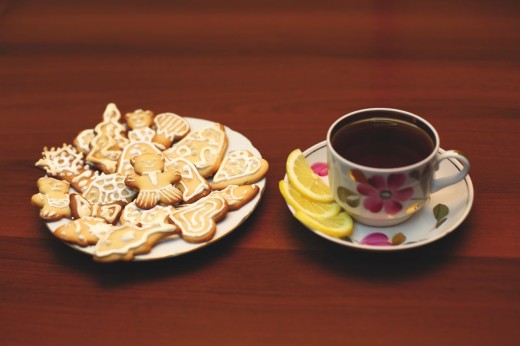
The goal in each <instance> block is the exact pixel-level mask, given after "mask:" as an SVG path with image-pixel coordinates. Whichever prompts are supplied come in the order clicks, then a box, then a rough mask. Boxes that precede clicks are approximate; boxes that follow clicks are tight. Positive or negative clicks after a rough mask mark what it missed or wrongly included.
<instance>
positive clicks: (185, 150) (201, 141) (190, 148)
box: [163, 123, 228, 178]
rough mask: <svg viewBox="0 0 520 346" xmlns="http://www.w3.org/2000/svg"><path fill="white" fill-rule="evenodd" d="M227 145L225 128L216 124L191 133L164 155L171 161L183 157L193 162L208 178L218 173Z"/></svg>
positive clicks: (201, 173)
mask: <svg viewBox="0 0 520 346" xmlns="http://www.w3.org/2000/svg"><path fill="white" fill-rule="evenodd" d="M227 145H228V140H227V136H226V132H225V128H224V126H223V125H221V124H218V123H215V124H214V125H213V126H210V127H206V128H201V129H198V130H195V131H192V132H190V133H189V134H188V135H187V136H186V137H184V138H183V139H181V140H180V141H179V142H177V143H175V144H173V146H172V147H171V148H170V149H167V150H165V151H164V152H163V154H164V155H165V156H166V157H167V158H168V159H170V160H173V159H175V158H178V157H181V158H185V159H187V160H189V161H191V162H192V163H193V164H194V165H195V167H197V170H198V171H199V173H200V175H202V176H203V177H204V178H207V177H209V176H211V175H213V173H215V172H216V171H217V169H218V167H219V166H220V163H221V162H222V158H223V157H224V154H225V152H226V149H227Z"/></svg>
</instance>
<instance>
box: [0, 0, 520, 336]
mask: <svg viewBox="0 0 520 346" xmlns="http://www.w3.org/2000/svg"><path fill="white" fill-rule="evenodd" d="M519 10H520V6H519V3H518V2H517V1H467V0H461V1H444V0H441V1H431V2H422V1H365V2H361V1H360V2H354V1H347V0H343V1H333V2H329V1H325V2H323V1H320V2H317V3H313V2H301V1H294V2H287V1H271V0H267V1H265V0H264V1H261V2H255V3H252V2H249V1H236V0H235V1H223V2H211V1H186V2H179V4H173V2H171V3H170V2H166V1H155V2H153V3H152V2H151V1H147V2H144V1H143V2H138V1H114V2H110V3H108V2H105V1H86V2H81V3H80V2H68V1H46V2H39V1H14V0H13V1H5V0H4V1H0V95H1V96H0V112H1V119H2V126H1V128H0V133H1V136H0V141H1V142H0V146H1V147H2V148H3V150H4V151H3V154H2V155H1V158H0V165H1V168H2V173H1V174H2V179H1V183H0V184H1V191H2V199H1V202H0V203H1V208H0V210H1V211H0V213H1V217H2V220H3V226H2V227H0V273H1V275H0V318H1V320H0V332H1V333H0V344H2V345H37V344H49V345H70V344H88V345H98V344H99V345H122V344H149V345H158V344H168V345H204V344H206V345H209V344H211V345H340V344H344V345H345V344H346V345H360V344H366V345H389V344H390V345H392V344H395V345H404V344H409V345H518V344H519V343H520V332H519V331H518V326H519V322H520V301H519V298H520V274H519V272H520V271H519V269H520V268H519V264H520V252H519V250H518V249H519V244H520V237H519V234H520V233H519V225H518V223H519V221H520V220H519V218H518V200H519V198H520V180H519V179H518V176H519V175H520V169H519V168H520V161H519V155H518V148H519V146H520V140H519V139H518V138H519V137H518V132H519V130H520V126H519V125H520V122H519V112H520V102H519V99H520V97H519V96H520V94H519V87H520V85H519V64H520V21H519V20H518V18H519V14H520V13H519ZM108 102H115V103H116V104H117V105H118V106H119V108H120V109H121V110H122V111H123V112H127V111H131V110H134V109H136V108H145V109H151V110H154V111H156V112H164V111H172V112H176V113H178V114H182V115H186V116H191V117H197V118H204V119H208V120H212V121H218V122H221V123H223V124H225V125H227V126H229V127H230V128H232V129H234V130H236V131H238V132H241V133H243V134H244V135H246V136H247V137H248V138H249V139H250V140H251V141H252V142H253V144H254V145H255V146H256V147H257V148H258V149H259V150H260V152H261V153H262V155H263V156H264V157H265V158H266V159H267V160H268V161H269V163H270V170H269V173H268V176H267V188H266V192H265V194H264V196H263V200H262V203H261V204H260V206H259V207H258V208H257V209H256V210H255V212H254V214H253V215H252V216H251V217H250V218H249V219H248V220H247V221H246V223H245V224H243V225H242V226H241V227H240V228H239V229H238V230H236V231H235V232H233V233H232V234H231V235H230V236H229V237H227V238H225V239H223V240H222V241H219V242H217V243H215V244H213V245H212V246H209V247H207V248H204V249H202V250H200V251H197V252H194V253H191V254H188V255H184V256H180V257H176V258H171V259H167V260H162V261H154V262H145V263H119V264H114V265H106V264H98V263H95V262H93V260H92V258H90V257H89V256H86V255H84V254H82V253H80V252H77V251H75V250H73V249H71V248H69V247H68V246H66V245H64V244H63V243H62V242H60V241H58V240H56V239H55V238H53V236H52V235H51V234H50V232H49V231H48V230H47V228H46V227H45V225H44V224H43V222H42V221H41V220H40V219H39V218H38V215H37V214H38V211H37V210H36V208H34V207H32V206H30V203H29V200H30V197H31V195H32V194H34V193H36V187H35V182H36V180H37V178H38V177H40V176H41V175H42V173H43V172H42V171H40V170H38V169H36V168H35V167H34V163H35V161H36V160H37V159H38V158H39V157H40V153H41V149H42V147H43V146H60V145H61V144H62V143H63V142H66V143H70V142H71V141H72V139H73V138H74V137H75V136H76V134H77V133H78V132H79V131H80V130H82V129H85V128H89V127H92V126H93V125H95V124H96V123H98V122H99V121H100V120H101V116H102V112H103V110H104V107H105V105H106V104H107V103H108ZM366 107H394V108H400V109H405V110H408V111H411V112H414V113H416V114H419V115H422V116H424V117H426V118H427V119H428V120H430V122H431V123H433V124H434V125H435V126H436V127H437V129H438V131H439V133H440V134H441V140H442V147H443V148H447V149H448V148H456V149H460V150H462V151H463V152H465V153H466V154H467V156H468V157H469V158H470V160H471V162H472V170H471V173H470V175H471V179H472V181H473V184H474V186H475V196H476V197H475V201H474V204H473V208H472V210H471V213H470V214H469V217H468V218H467V219H466V220H465V221H464V222H463V224H462V225H461V226H460V227H458V228H457V230H456V231H455V232H453V233H452V234H450V235H449V236H447V237H445V238H443V239H441V240H439V241H437V242H435V243H433V244H430V245H428V246H424V247H421V248H418V249H415V250H410V251H405V252H395V253H387V254H378V253H367V252H361V251H355V250H352V249H349V248H344V247H341V246H338V245H336V244H333V243H330V242H328V241H326V240H324V239H322V238H321V237H318V236H316V235H315V234H313V233H311V232H309V231H308V230H307V229H306V228H305V227H304V226H302V225H301V224H300V223H299V222H298V221H297V220H295V219H294V218H293V217H292V216H291V214H290V213H289V211H288V209H287V207H286V205H285V203H284V200H283V199H282V197H281V196H280V194H279V192H278V181H279V180H280V179H282V177H283V176H284V174H285V160H286V158H287V155H288V154H289V153H290V152H291V151H292V150H293V149H295V148H301V149H305V148H308V147H310V146H311V145H313V144H315V143H317V142H319V141H322V140H323V139H324V137H325V134H326V130H327V128H328V126H329V124H330V123H332V122H333V121H334V120H335V119H336V118H338V117H339V116H341V115H343V114H345V113H348V112H350V111H353V110H356V109H360V108H366Z"/></svg>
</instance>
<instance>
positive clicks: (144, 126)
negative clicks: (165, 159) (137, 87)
mask: <svg viewBox="0 0 520 346" xmlns="http://www.w3.org/2000/svg"><path fill="white" fill-rule="evenodd" d="M153 117H154V114H153V112H152V111H144V110H142V109H137V110H135V111H133V112H131V113H126V115H125V120H126V125H127V126H128V127H129V128H130V131H128V139H129V140H130V141H131V142H151V141H152V138H153V137H154V136H155V131H154V130H153V129H152V128H151V127H150V126H151V125H152V123H153ZM163 149H164V148H163Z"/></svg>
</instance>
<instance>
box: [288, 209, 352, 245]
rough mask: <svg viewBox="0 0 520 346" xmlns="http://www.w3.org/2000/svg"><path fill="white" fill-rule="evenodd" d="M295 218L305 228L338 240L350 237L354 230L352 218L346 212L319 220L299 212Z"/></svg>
mask: <svg viewBox="0 0 520 346" xmlns="http://www.w3.org/2000/svg"><path fill="white" fill-rule="evenodd" d="M294 217H296V218H297V219H298V220H300V222H301V223H303V224H304V225H305V226H307V227H309V228H311V229H314V230H316V231H319V232H322V233H325V234H327V235H330V236H332V237H336V238H343V237H348V236H350V235H351V234H352V229H353V228H354V223H353V222H352V218H351V217H350V216H349V215H348V214H347V213H346V212H344V211H342V212H341V213H339V214H337V215H334V216H330V217H325V218H319V217H311V216H310V215H309V214H306V213H305V212H303V211H300V210H297V211H296V213H295V214H294Z"/></svg>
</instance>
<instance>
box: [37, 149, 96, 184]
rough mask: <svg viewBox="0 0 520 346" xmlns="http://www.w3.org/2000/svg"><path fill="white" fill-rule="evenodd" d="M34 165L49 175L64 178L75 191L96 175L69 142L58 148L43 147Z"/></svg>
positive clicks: (88, 182)
mask: <svg viewBox="0 0 520 346" xmlns="http://www.w3.org/2000/svg"><path fill="white" fill-rule="evenodd" d="M35 166H36V167H38V168H41V169H43V170H44V171H45V173H47V175H48V176H50V177H53V178H56V179H61V180H65V181H66V182H68V183H69V184H70V185H71V186H72V187H73V188H74V189H75V190H76V191H83V190H84V189H85V188H86V187H87V186H88V185H89V184H90V183H91V182H92V180H93V179H94V178H95V177H96V176H97V175H98V173H97V172H96V171H93V170H91V169H90V167H89V166H88V165H86V164H85V161H84V160H83V154H82V153H79V152H78V151H77V150H76V148H74V147H73V146H72V145H70V144H63V146H62V147H60V148H54V147H52V148H50V149H49V148H47V147H44V148H43V151H42V157H41V159H39V160H38V161H37V162H36V164H35Z"/></svg>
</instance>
